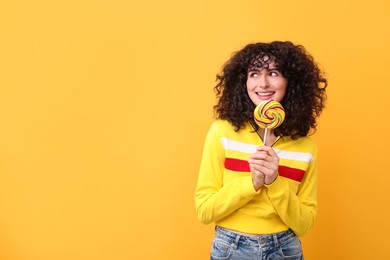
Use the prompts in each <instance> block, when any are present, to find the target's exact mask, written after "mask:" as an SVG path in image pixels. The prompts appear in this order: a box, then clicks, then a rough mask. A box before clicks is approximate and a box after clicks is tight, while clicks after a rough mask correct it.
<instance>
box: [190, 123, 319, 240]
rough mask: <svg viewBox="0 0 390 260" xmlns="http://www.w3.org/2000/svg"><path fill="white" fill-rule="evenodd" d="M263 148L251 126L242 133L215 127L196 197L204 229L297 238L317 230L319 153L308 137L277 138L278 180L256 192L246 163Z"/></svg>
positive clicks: (207, 144)
mask: <svg viewBox="0 0 390 260" xmlns="http://www.w3.org/2000/svg"><path fill="white" fill-rule="evenodd" d="M260 145H262V140H261V138H260V137H259V136H258V135H257V133H255V132H254V131H253V128H252V127H251V126H250V124H249V123H248V124H247V125H246V127H245V128H244V129H241V130H240V131H239V132H235V131H234V126H232V125H231V124H230V123H229V122H227V121H225V120H217V121H215V122H214V123H213V124H212V126H211V128H210V130H209V132H208V134H207V136H206V140H205V144H204V150H203V156H202V161H201V165H200V171H199V178H198V185H197V188H196V191H195V204H196V211H197V216H198V218H199V220H200V221H202V222H203V223H204V224H208V223H212V222H215V224H216V225H219V226H222V227H225V228H229V229H233V230H237V231H241V232H245V233H255V234H271V233H276V232H280V231H284V230H287V229H289V228H291V229H292V230H293V231H294V232H295V234H297V235H298V236H303V235H305V234H306V233H307V232H308V231H309V230H310V229H311V227H312V226H313V223H314V219H315V216H316V213H317V171H316V157H317V147H316V145H315V143H314V142H313V141H312V139H311V138H310V137H302V138H299V139H298V140H292V139H291V138H290V137H283V138H278V139H277V140H276V141H275V143H274V144H273V146H272V148H273V149H274V150H275V151H276V153H277V154H278V156H279V158H280V161H279V177H278V178H277V179H276V180H275V181H274V182H273V183H272V184H270V185H264V186H263V187H262V188H261V189H260V190H259V191H256V190H255V189H254V187H253V184H252V177H251V173H250V170H249V164H248V162H247V160H248V159H249V156H250V155H251V154H252V153H254V152H255V151H256V147H257V146H260Z"/></svg>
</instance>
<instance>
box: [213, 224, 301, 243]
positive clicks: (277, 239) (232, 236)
mask: <svg viewBox="0 0 390 260" xmlns="http://www.w3.org/2000/svg"><path fill="white" fill-rule="evenodd" d="M215 232H216V234H217V235H222V236H224V237H225V238H227V239H228V240H229V241H230V242H231V243H232V244H246V245H248V244H256V245H259V244H260V245H261V246H268V245H271V244H272V245H274V246H279V245H280V244H283V242H284V241H286V240H288V239H289V238H291V237H293V236H295V234H294V232H293V231H292V230H291V229H289V230H286V231H282V232H278V233H273V234H267V235H259V236H245V235H241V234H237V233H234V232H233V231H230V230H227V229H225V228H223V227H220V226H216V227H215Z"/></svg>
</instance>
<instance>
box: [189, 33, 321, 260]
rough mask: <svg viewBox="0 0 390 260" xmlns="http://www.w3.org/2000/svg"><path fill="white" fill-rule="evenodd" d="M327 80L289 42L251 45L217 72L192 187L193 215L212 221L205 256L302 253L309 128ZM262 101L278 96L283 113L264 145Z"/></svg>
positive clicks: (311, 212)
mask: <svg viewBox="0 0 390 260" xmlns="http://www.w3.org/2000/svg"><path fill="white" fill-rule="evenodd" d="M326 87H327V80H326V79H325V78H324V77H323V75H322V72H321V70H320V69H319V68H318V66H317V65H316V63H315V62H314V60H313V58H312V56H310V55H309V54H308V53H307V51H306V50H305V48H304V47H303V46H300V45H294V44H293V43H291V42H280V41H275V42H271V43H255V44H249V45H247V46H245V47H244V48H243V49H242V50H240V51H238V52H236V53H235V54H234V55H233V56H232V57H231V59H230V60H228V61H227V63H226V64H225V65H224V67H223V70H222V72H221V73H220V74H219V75H217V85H216V86H215V90H216V93H217V97H218V98H219V99H218V103H217V105H216V106H215V107H214V109H215V112H216V120H215V122H213V124H212V125H211V128H210V130H209V132H208V134H207V136H206V140H205V144H204V150H203V155H202V161H201V166H200V171H199V178H198V185H197V188H196V192H195V202H196V210H197V216H198V218H199V219H200V220H201V221H202V222H203V223H205V224H208V223H212V222H215V224H216V229H215V237H214V240H213V243H212V249H211V259H303V253H302V247H301V242H300V240H299V238H298V237H299V236H303V235H305V234H306V233H307V232H309V230H310V229H311V227H312V226H313V223H314V220H315V217H316V212H317V197H316V193H317V170H316V164H317V148H316V145H315V143H314V142H313V140H312V139H311V138H310V137H309V136H308V135H309V133H311V132H314V131H312V130H315V128H316V126H317V122H316V119H317V117H318V116H319V115H320V113H321V111H322V110H323V108H324V102H325V99H326V94H325V89H326ZM266 100H275V101H278V102H280V103H281V104H282V106H283V107H284V109H285V114H286V117H285V121H284V123H283V124H282V125H281V126H279V127H278V128H276V129H274V130H268V133H267V143H266V144H264V143H263V139H264V129H262V128H259V127H258V126H257V125H256V123H255V122H254V118H253V111H254V109H255V107H256V105H258V104H259V103H261V102H262V101H266Z"/></svg>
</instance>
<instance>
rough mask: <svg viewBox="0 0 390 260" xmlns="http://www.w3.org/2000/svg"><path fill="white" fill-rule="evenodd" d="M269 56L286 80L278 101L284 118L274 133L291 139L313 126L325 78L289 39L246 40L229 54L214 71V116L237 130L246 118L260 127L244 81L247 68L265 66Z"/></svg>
mask: <svg viewBox="0 0 390 260" xmlns="http://www.w3.org/2000/svg"><path fill="white" fill-rule="evenodd" d="M269 57H272V61H274V62H275V66H276V68H277V69H278V70H279V71H280V73H282V75H283V76H284V77H285V78H287V80H288V85H287V89H286V93H285V96H284V97H283V100H282V101H281V102H280V103H281V104H282V106H283V107H284V109H285V113H286V118H285V121H284V122H283V124H282V125H281V126H279V127H278V128H276V129H275V130H274V133H275V135H280V136H291V138H293V139H297V138H299V137H301V136H307V135H308V134H309V132H310V130H313V132H314V131H315V130H316V127H317V122H316V118H317V117H318V116H319V115H320V114H321V112H322V110H323V108H324V106H325V100H326V92H325V89H326V87H327V85H328V82H327V80H326V78H325V77H324V76H323V72H322V71H321V70H320V69H319V67H318V66H317V64H316V63H315V61H314V59H313V57H312V56H311V55H310V54H309V53H308V52H307V51H306V49H305V48H304V47H303V46H302V45H294V44H293V43H292V42H289V41H284V42H282V41H274V42H270V43H253V44H248V45H247V46H245V47H244V48H243V49H242V50H240V51H238V52H236V53H234V54H233V55H232V57H231V58H230V59H229V60H228V61H227V62H226V63H225V65H224V66H223V68H222V71H221V72H220V73H219V74H217V85H216V86H215V87H214V90H215V92H216V94H217V98H218V103H217V104H216V105H215V106H214V111H215V115H216V118H217V119H225V120H227V121H229V122H230V123H231V124H232V125H234V126H235V130H236V131H239V130H240V129H241V128H242V127H243V126H244V125H245V123H246V122H248V121H249V123H250V124H251V125H252V126H253V127H254V130H255V131H257V130H258V129H259V128H258V126H257V124H256V123H255V121H254V118H253V111H254V109H255V104H254V103H253V102H252V100H251V99H250V98H249V96H248V92H247V89H246V81H247V75H248V69H250V68H253V67H257V68H260V67H268V65H269V63H270V61H271V59H269Z"/></svg>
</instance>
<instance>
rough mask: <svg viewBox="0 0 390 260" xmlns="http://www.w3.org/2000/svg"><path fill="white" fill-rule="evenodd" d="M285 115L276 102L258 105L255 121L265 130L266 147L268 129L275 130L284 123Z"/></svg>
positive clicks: (270, 101)
mask: <svg viewBox="0 0 390 260" xmlns="http://www.w3.org/2000/svg"><path fill="white" fill-rule="evenodd" d="M284 117H285V113H284V109H283V107H282V105H281V104H280V103H279V102H277V101H274V100H268V101H264V102H261V103H260V104H258V105H257V106H256V108H255V111H254V119H255V122H256V123H257V125H258V126H259V127H260V128H263V129H265V132H264V142H263V143H264V145H266V139H267V129H275V128H276V127H278V126H280V125H281V124H282V123H283V121H284Z"/></svg>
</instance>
